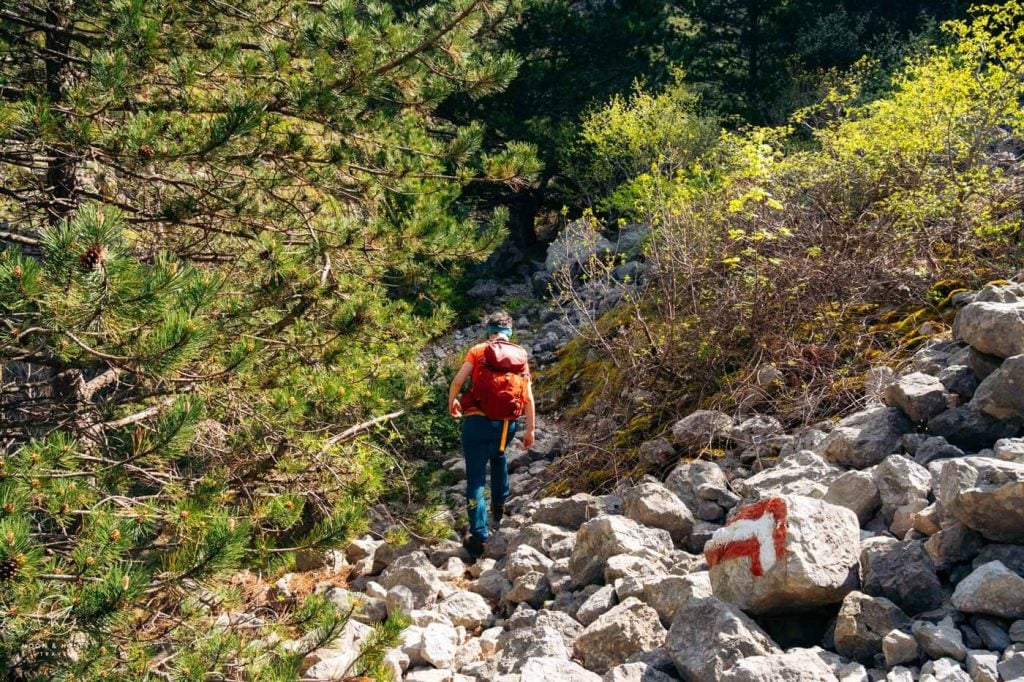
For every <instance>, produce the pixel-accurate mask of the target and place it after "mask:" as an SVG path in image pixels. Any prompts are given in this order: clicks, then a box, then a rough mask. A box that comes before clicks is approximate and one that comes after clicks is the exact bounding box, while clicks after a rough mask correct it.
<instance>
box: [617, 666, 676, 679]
mask: <svg viewBox="0 0 1024 682" xmlns="http://www.w3.org/2000/svg"><path fill="white" fill-rule="evenodd" d="M675 679H676V678H674V677H672V676H670V675H667V674H666V673H663V672H662V671H660V670H658V669H657V668H653V667H651V666H649V665H647V664H646V663H640V662H637V663H623V664H622V665H617V666H615V667H614V668H612V669H611V670H609V671H608V672H606V673H605V674H604V676H603V677H602V678H601V682H674V680H675Z"/></svg>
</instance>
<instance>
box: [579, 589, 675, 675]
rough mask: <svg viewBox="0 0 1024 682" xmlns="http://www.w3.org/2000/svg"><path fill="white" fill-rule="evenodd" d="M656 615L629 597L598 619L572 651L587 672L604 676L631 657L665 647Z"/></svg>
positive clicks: (659, 622) (653, 611) (663, 633)
mask: <svg viewBox="0 0 1024 682" xmlns="http://www.w3.org/2000/svg"><path fill="white" fill-rule="evenodd" d="M665 634H666V633H665V628H664V627H662V625H661V621H660V620H659V619H658V613H657V612H656V611H655V610H654V609H652V608H651V607H650V606H647V605H646V604H644V603H643V602H642V601H640V600H639V599H635V598H633V597H630V598H629V599H626V600H625V601H624V602H622V603H621V604H619V605H618V606H616V607H615V608H613V609H612V610H611V611H608V612H607V613H605V614H603V615H602V616H600V617H599V618H598V619H597V620H595V621H594V622H593V623H591V624H590V625H588V626H587V627H586V629H584V630H583V632H582V633H580V635H579V637H577V638H576V651H577V652H578V653H579V654H580V655H581V656H582V657H583V665H584V666H586V668H587V669H588V670H593V671H594V672H598V673H604V672H606V671H607V670H608V669H609V668H611V667H613V666H616V665H619V664H621V663H625V662H626V659H628V658H629V657H630V656H632V655H633V654H635V653H637V652H639V651H647V650H650V649H654V648H657V647H660V646H661V645H662V644H664V643H665Z"/></svg>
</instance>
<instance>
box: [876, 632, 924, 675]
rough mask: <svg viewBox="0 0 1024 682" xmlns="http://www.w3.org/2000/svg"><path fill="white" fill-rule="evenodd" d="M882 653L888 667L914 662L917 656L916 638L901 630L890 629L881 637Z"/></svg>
mask: <svg viewBox="0 0 1024 682" xmlns="http://www.w3.org/2000/svg"><path fill="white" fill-rule="evenodd" d="M882 655H883V656H884V657H885V665H886V666H888V667H890V668H892V667H894V666H897V665H902V664H903V663H914V662H916V661H917V659H918V657H919V654H918V647H917V640H916V639H915V638H914V636H913V635H909V634H907V633H906V632H903V631H902V630H892V631H891V632H889V633H888V634H887V635H885V637H883V638H882Z"/></svg>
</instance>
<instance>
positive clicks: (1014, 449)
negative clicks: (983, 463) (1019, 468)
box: [992, 438, 1024, 464]
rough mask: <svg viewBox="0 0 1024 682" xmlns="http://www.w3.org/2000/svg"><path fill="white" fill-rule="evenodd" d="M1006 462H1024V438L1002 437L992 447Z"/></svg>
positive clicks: (997, 455)
mask: <svg viewBox="0 0 1024 682" xmlns="http://www.w3.org/2000/svg"><path fill="white" fill-rule="evenodd" d="M992 449H993V450H994V451H995V455H996V457H998V458H999V459H1001V460H1003V461H1004V462H1017V463H1018V464H1024V438H1002V439H1000V440H998V441H996V444H995V445H994V446H993V448H992Z"/></svg>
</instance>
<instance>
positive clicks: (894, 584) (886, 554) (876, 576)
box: [860, 538, 943, 615]
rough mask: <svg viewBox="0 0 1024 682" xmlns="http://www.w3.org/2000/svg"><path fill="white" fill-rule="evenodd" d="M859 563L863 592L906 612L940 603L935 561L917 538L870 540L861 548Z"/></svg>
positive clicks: (940, 586)
mask: <svg viewBox="0 0 1024 682" xmlns="http://www.w3.org/2000/svg"><path fill="white" fill-rule="evenodd" d="M860 566H861V584H862V588H861V589H862V590H863V591H864V592H866V593H868V594H870V595H873V596H876V597H885V598H886V599H889V600H891V601H892V602H893V603H895V604H896V605H897V606H899V607H900V608H901V609H903V611H904V612H906V613H908V614H910V615H914V614H918V613H922V612H924V611H930V610H931V609H934V608H938V607H939V606H940V605H941V604H942V599H943V591H942V584H941V583H940V582H939V577H938V575H937V574H936V572H935V563H934V562H933V561H932V559H931V557H930V556H928V553H927V552H925V551H924V543H922V542H920V541H912V542H899V541H897V540H892V539H890V538H878V539H872V540H871V541H869V542H865V543H864V546H863V547H862V549H861V555H860Z"/></svg>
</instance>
